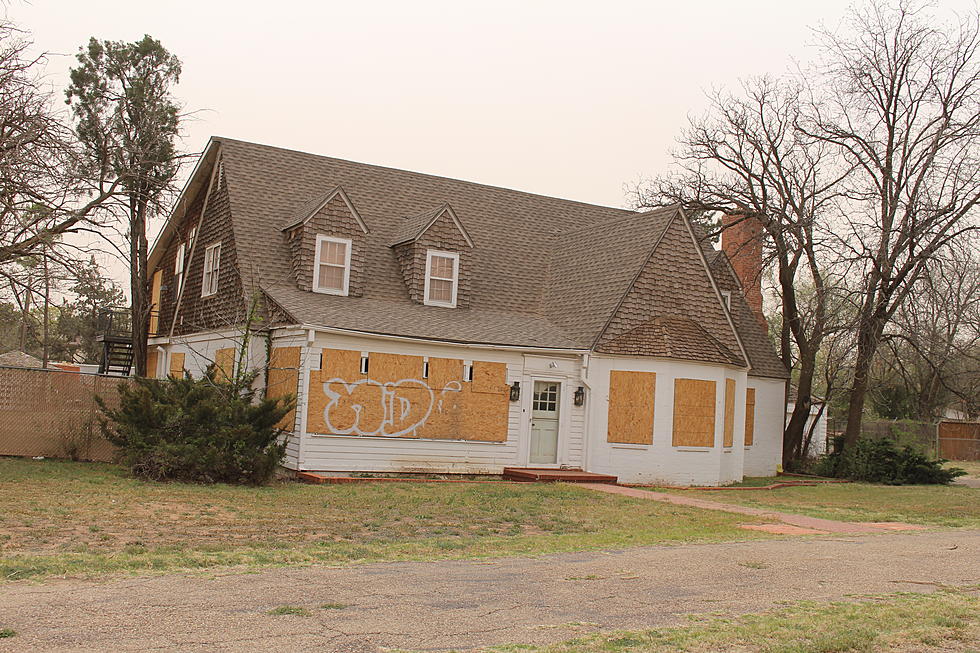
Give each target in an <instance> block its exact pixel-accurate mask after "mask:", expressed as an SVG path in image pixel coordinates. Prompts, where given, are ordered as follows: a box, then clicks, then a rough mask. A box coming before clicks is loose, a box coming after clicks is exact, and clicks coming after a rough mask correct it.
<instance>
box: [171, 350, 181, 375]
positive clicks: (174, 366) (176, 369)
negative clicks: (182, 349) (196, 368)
mask: <svg viewBox="0 0 980 653" xmlns="http://www.w3.org/2000/svg"><path fill="white" fill-rule="evenodd" d="M170 376H172V377H174V378H178V379H180V378H183V377H184V354H183V353H177V354H170Z"/></svg>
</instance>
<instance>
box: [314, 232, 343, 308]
mask: <svg viewBox="0 0 980 653" xmlns="http://www.w3.org/2000/svg"><path fill="white" fill-rule="evenodd" d="M350 250H351V241H350V239H348V238H334V237H333V236H317V237H316V256H315V257H314V261H313V292H322V293H327V294H329V295H346V294H347V292H348V290H350Z"/></svg>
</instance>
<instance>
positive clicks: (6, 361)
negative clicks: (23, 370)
mask: <svg viewBox="0 0 980 653" xmlns="http://www.w3.org/2000/svg"><path fill="white" fill-rule="evenodd" d="M0 367H27V368H38V369H40V368H42V367H44V364H43V363H42V362H41V359H39V358H35V357H33V356H31V355H30V354H27V353H25V352H22V351H18V350H16V349H15V350H13V351H8V352H6V353H4V354H0Z"/></svg>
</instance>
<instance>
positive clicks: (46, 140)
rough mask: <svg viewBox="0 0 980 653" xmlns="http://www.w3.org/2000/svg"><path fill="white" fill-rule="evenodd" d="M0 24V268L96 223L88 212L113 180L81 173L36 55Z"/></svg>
mask: <svg viewBox="0 0 980 653" xmlns="http://www.w3.org/2000/svg"><path fill="white" fill-rule="evenodd" d="M30 45H31V44H30V41H29V40H28V39H27V38H26V37H25V35H24V34H23V32H21V31H20V30H18V29H17V28H16V27H14V26H13V25H12V24H10V23H5V22H0V266H2V265H5V264H8V263H10V262H12V261H14V260H16V259H18V258H21V257H29V256H34V255H38V254H42V253H46V252H47V251H50V246H51V245H52V243H53V242H54V241H55V240H56V239H57V237H58V236H61V235H63V234H66V233H72V232H77V231H80V230H89V229H93V228H98V227H99V225H98V224H96V223H94V222H93V218H94V215H95V210H96V209H97V208H98V207H99V206H101V205H102V204H103V203H104V202H105V201H106V200H107V199H108V198H110V197H112V195H113V194H114V192H115V189H116V186H117V185H118V182H112V181H109V182H107V181H106V180H105V179H104V178H100V177H98V176H96V177H94V178H93V177H91V176H89V175H88V174H84V173H83V171H82V170H81V167H80V156H79V152H78V151H77V149H76V148H75V146H74V143H75V141H74V138H73V136H72V134H71V131H70V130H69V129H68V128H67V127H66V125H65V124H64V122H63V121H62V120H61V116H59V115H58V114H57V113H56V112H55V111H54V110H53V104H52V97H51V95H50V93H49V92H48V91H47V90H46V89H45V88H44V85H43V83H42V81H41V79H40V75H41V69H42V67H43V58H38V57H30V56H28V55H27V51H28V49H29V47H30Z"/></svg>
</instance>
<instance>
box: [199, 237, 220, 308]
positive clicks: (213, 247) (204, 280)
mask: <svg viewBox="0 0 980 653" xmlns="http://www.w3.org/2000/svg"><path fill="white" fill-rule="evenodd" d="M215 251H217V254H214V253H212V252H215ZM209 254H210V257H211V262H212V266H211V267H212V269H211V270H210V273H211V277H210V281H211V283H210V285H211V286H214V288H213V289H210V288H209V284H208V281H209V277H208V272H209V270H208V255H209ZM220 275H221V241H220V240H219V241H218V242H216V243H212V244H210V245H208V246H207V247H205V248H204V271H203V272H202V273H201V297H213V296H214V295H217V294H218V279H219V278H220Z"/></svg>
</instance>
